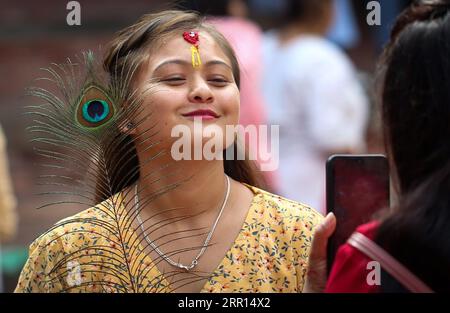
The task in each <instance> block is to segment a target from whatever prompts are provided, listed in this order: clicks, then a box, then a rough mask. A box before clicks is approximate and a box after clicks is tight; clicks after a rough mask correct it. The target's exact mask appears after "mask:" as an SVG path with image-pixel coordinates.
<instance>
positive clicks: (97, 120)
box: [27, 52, 208, 292]
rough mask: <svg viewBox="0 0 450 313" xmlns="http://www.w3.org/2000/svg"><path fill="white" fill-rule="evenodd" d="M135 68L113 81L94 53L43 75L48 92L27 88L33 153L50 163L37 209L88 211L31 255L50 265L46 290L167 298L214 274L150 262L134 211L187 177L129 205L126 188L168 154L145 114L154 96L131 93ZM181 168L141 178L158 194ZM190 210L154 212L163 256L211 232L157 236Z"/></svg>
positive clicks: (152, 223)
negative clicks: (141, 156) (33, 101)
mask: <svg viewBox="0 0 450 313" xmlns="http://www.w3.org/2000/svg"><path fill="white" fill-rule="evenodd" d="M126 58H128V57H126ZM126 62H131V61H128V60H126ZM128 68H130V69H131V70H128V71H126V72H125V71H124V70H119V69H116V70H115V73H114V75H111V74H107V73H106V72H104V70H103V69H102V68H101V66H100V64H99V63H98V62H97V61H96V59H95V57H94V54H93V53H92V52H86V53H83V56H82V57H79V58H77V62H72V61H71V60H70V59H68V60H67V62H66V63H64V64H52V66H51V67H49V68H46V69H44V71H45V73H46V75H45V77H43V78H41V79H39V80H44V81H46V82H47V83H50V84H51V85H52V87H51V88H43V87H32V88H29V89H28V94H29V95H32V96H34V97H37V98H38V99H39V100H40V103H39V104H37V105H32V106H28V107H27V114H29V115H30V116H31V117H32V121H33V122H32V125H31V126H30V127H29V128H28V129H29V131H30V132H31V134H32V137H33V139H32V142H33V146H34V149H35V151H36V153H37V154H38V155H39V156H40V157H42V159H43V160H45V162H43V164H42V166H43V169H44V170H45V174H44V175H41V176H39V184H40V185H42V186H43V188H45V191H44V192H42V193H41V194H42V195H43V196H44V199H45V203H44V204H43V205H42V206H40V207H39V208H43V207H47V206H51V205H56V206H58V207H61V206H63V205H64V204H72V205H73V204H75V205H77V206H80V211H81V209H83V210H82V212H81V213H79V214H77V215H74V216H72V217H69V218H66V219H64V220H62V221H60V222H58V223H57V224H55V225H54V226H53V227H52V228H50V229H49V230H48V231H47V232H46V233H44V234H43V235H42V236H41V237H39V238H38V240H37V241H36V242H37V243H36V244H37V245H38V249H36V251H38V252H36V255H34V256H30V258H31V257H33V258H34V260H35V261H36V259H40V260H44V261H43V262H42V263H41V264H43V265H42V266H41V268H39V269H35V270H36V271H39V275H38V276H37V277H38V279H39V286H40V287H41V288H42V290H47V291H49V290H50V291H61V292H83V291H96V292H168V291H176V290H177V289H178V288H181V287H183V286H185V285H186V284H190V283H193V282H196V281H200V280H204V279H205V278H206V277H208V273H200V272H196V271H191V272H189V273H186V272H182V271H180V270H176V269H173V270H170V271H166V272H161V271H158V270H157V268H158V265H159V264H161V262H165V261H164V260H163V259H162V258H161V257H153V258H149V254H150V253H152V251H154V248H153V247H152V246H151V245H150V244H149V243H148V240H146V239H145V238H144V233H143V232H141V231H139V228H138V227H137V226H136V225H137V219H136V217H137V214H138V213H140V211H141V210H142V208H144V207H145V206H146V204H148V203H151V202H152V201H154V199H156V198H157V197H158V196H160V195H163V194H165V193H167V192H170V191H171V190H173V189H174V188H177V187H178V186H179V185H180V184H182V183H183V181H185V180H183V179H182V180H178V181H175V182H173V183H171V184H168V185H167V186H164V188H159V189H158V190H152V189H150V190H151V193H146V194H147V196H143V195H140V207H138V206H136V204H135V203H133V201H126V199H130V198H133V196H131V193H132V191H134V189H133V188H126V187H127V186H132V185H133V182H134V181H136V179H137V177H139V175H140V172H139V169H140V166H142V164H148V163H151V162H154V161H155V160H157V159H158V158H159V157H161V156H162V155H164V154H165V151H164V150H162V149H161V151H159V150H158V144H159V142H158V140H156V138H157V137H156V135H157V134H158V120H157V119H156V118H154V116H153V114H152V113H149V114H147V115H145V114H144V110H143V106H142V102H143V100H142V99H143V95H144V94H146V93H148V92H152V89H151V88H149V89H148V90H145V91H137V90H133V91H131V92H130V89H131V88H130V86H131V81H132V77H133V75H134V74H135V71H136V70H137V65H135V64H130V66H129V67H128ZM149 120H150V121H152V122H151V123H147V124H149V125H151V126H150V127H148V129H145V130H144V131H140V132H139V135H135V136H134V137H133V138H132V140H130V138H131V134H130V133H131V131H132V129H135V128H136V127H138V126H139V125H143V122H144V121H149ZM131 122H132V124H130V123H131ZM147 124H146V125H147ZM130 125H132V126H130ZM137 145H140V147H142V148H143V149H152V152H154V153H152V155H151V157H149V158H148V159H145V160H137V158H136V153H135V150H136V146H137ZM176 170H177V169H176V164H172V163H168V164H164V165H161V166H159V167H156V168H154V170H152V172H151V173H150V174H147V175H146V177H141V179H142V180H143V181H145V182H146V184H145V186H146V188H152V187H151V186H152V184H154V183H156V182H158V181H160V180H161V178H162V177H167V176H168V175H172V174H173V173H174V172H176ZM114 173H120V175H118V174H114ZM186 179H189V178H186ZM138 192H142V190H139V191H138ZM148 194H150V195H148ZM134 196H135V195H134ZM138 196H139V195H138ZM55 199H57V200H55ZM183 209H184V208H164V211H165V212H168V211H176V212H180V214H179V215H176V216H174V217H172V218H169V219H167V218H166V219H161V218H158V216H157V215H158V214H155V215H154V216H150V217H149V218H147V219H145V220H144V221H143V225H145V229H144V230H145V232H146V233H147V235H148V236H149V237H151V238H152V240H153V242H154V243H157V245H158V246H159V247H160V248H161V249H164V247H165V246H166V245H167V244H168V243H169V242H174V241H176V240H180V239H181V238H189V237H194V236H204V235H205V231H204V229H189V230H181V231H177V232H176V233H175V232H172V233H166V234H164V235H162V236H159V237H157V238H155V235H154V234H156V232H157V231H161V229H164V227H167V225H170V224H171V223H174V222H176V221H180V220H183V219H188V218H192V215H189V214H182V213H181V212H183ZM74 238H76V239H77V240H76V241H74V240H73V239H74ZM61 247H64V248H63V249H61ZM200 248H201V247H187V248H186V247H184V248H180V249H172V251H165V253H166V254H167V255H168V256H170V257H171V258H175V259H176V257H177V255H180V254H181V253H183V252H185V251H188V250H190V249H191V250H197V251H198V250H199V249H200ZM29 262H32V261H29Z"/></svg>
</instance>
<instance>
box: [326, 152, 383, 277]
mask: <svg viewBox="0 0 450 313" xmlns="http://www.w3.org/2000/svg"><path fill="white" fill-rule="evenodd" d="M326 173H327V211H328V212H333V213H334V214H335V216H336V220H337V224H336V230H335V232H334V234H333V235H332V236H331V238H330V240H329V241H328V254H327V255H328V270H330V269H331V265H332V264H333V260H334V257H335V255H336V252H337V249H338V248H339V247H340V246H341V245H342V244H344V243H345V242H346V241H347V239H348V238H349V237H350V235H351V234H352V233H353V231H354V230H355V229H356V228H357V227H358V226H359V225H361V224H365V223H367V222H369V221H371V220H372V219H373V216H374V214H375V213H376V212H377V211H379V210H380V209H385V208H388V207H389V169H388V162H387V159H386V157H385V156H383V155H361V156H355V155H334V156H332V157H330V158H329V159H328V162H327V171H326Z"/></svg>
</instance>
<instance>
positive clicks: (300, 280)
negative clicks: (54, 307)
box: [15, 185, 322, 292]
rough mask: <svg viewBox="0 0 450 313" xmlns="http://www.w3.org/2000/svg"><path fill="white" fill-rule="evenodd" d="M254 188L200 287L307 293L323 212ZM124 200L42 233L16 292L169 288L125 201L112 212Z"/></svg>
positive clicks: (33, 248)
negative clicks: (237, 229) (315, 236)
mask: <svg viewBox="0 0 450 313" xmlns="http://www.w3.org/2000/svg"><path fill="white" fill-rule="evenodd" d="M247 186H248V185H247ZM248 187H249V188H250V189H251V190H252V191H253V193H254V197H253V201H252V204H251V206H250V208H249V211H248V213H247V216H246V218H245V222H244V224H243V226H242V229H241V231H240V232H239V234H238V236H237V238H236V239H235V242H234V243H233V244H232V246H231V248H230V249H229V250H228V252H227V253H226V255H225V258H224V259H223V260H222V262H221V263H220V265H219V266H218V267H217V268H216V270H215V271H214V272H213V273H212V274H211V275H210V276H209V277H208V279H207V281H206V283H205V285H204V287H203V289H202V292H301V291H302V290H303V284H304V279H305V274H306V270H307V261H308V255H309V250H310V246H311V241H312V235H313V231H314V228H315V227H316V226H317V225H318V223H320V221H321V220H322V216H321V215H320V214H319V213H317V212H316V211H315V210H314V209H312V208H310V207H307V206H305V205H302V204H299V203H297V202H294V201H290V200H287V199H285V198H282V197H280V196H276V195H273V194H271V193H268V192H266V191H263V190H261V189H258V188H256V187H252V186H248ZM118 198H120V197H119V196H118V195H116V196H114V197H111V198H110V199H108V200H106V201H105V202H103V203H102V204H100V205H97V206H95V207H93V208H90V209H88V210H85V211H83V212H81V213H79V214H77V215H74V216H72V217H69V218H67V219H64V220H62V221H60V222H58V223H57V224H56V225H55V226H54V227H53V228H52V229H50V230H49V231H48V232H46V233H45V234H43V235H41V236H40V237H39V238H37V239H36V240H35V241H34V242H33V243H32V244H31V246H30V250H29V258H28V260H27V262H26V264H25V266H24V268H23V270H22V273H21V275H20V278H19V282H18V285H17V287H16V290H15V292H170V291H171V289H170V285H169V284H168V282H167V280H166V279H165V278H164V275H163V274H162V273H161V272H159V271H158V269H157V267H156V266H155V264H154V263H153V261H152V260H151V259H150V257H149V256H148V255H147V254H146V253H144V252H143V251H144V248H143V247H142V245H141V241H139V240H138V235H137V233H136V232H135V230H134V227H130V226H131V224H127V221H128V220H129V219H128V218H127V216H128V215H127V214H126V213H124V209H123V206H122V207H121V208H119V209H117V210H108V209H111V207H112V206H113V205H114V204H116V203H119V202H115V200H117V199H118ZM114 216H116V217H118V218H117V219H114ZM117 221H119V222H117ZM127 225H128V226H127ZM120 239H122V240H120Z"/></svg>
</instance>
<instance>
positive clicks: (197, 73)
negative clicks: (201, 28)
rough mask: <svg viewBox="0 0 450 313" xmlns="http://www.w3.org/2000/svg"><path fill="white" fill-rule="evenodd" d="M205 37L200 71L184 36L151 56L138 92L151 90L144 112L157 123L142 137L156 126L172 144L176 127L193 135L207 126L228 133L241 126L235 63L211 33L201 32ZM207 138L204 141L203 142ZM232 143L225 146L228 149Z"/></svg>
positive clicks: (151, 122)
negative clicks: (230, 126)
mask: <svg viewBox="0 0 450 313" xmlns="http://www.w3.org/2000/svg"><path fill="white" fill-rule="evenodd" d="M199 38H200V41H199V53H200V58H201V61H202V65H201V66H200V67H197V68H194V67H193V65H192V55H191V47H192V45H191V44H190V43H188V42H187V41H185V40H184V38H183V36H182V34H180V35H179V36H173V37H170V38H169V39H168V40H167V41H166V42H164V44H162V45H161V46H160V47H159V48H157V49H154V51H152V53H151V54H150V55H149V58H148V62H146V63H145V64H144V65H143V67H142V68H141V71H140V75H139V79H138V80H137V85H138V86H137V87H139V88H142V89H143V90H149V91H148V92H146V93H145V95H144V100H143V104H142V105H143V106H144V111H145V112H144V113H147V114H148V113H150V112H151V113H152V118H150V119H149V120H148V121H146V122H144V123H142V124H141V125H140V126H138V128H137V132H138V133H141V132H142V131H145V130H146V129H148V128H149V127H151V126H152V125H154V123H155V121H156V122H157V127H156V128H157V129H158V130H159V133H158V138H159V139H162V140H163V142H165V143H166V144H167V143H173V142H174V141H175V140H176V139H177V138H171V132H172V130H173V129H174V127H176V126H182V127H183V128H184V129H187V128H189V129H190V131H191V133H192V134H195V133H197V135H198V131H199V128H198V125H199V123H198V122H200V121H201V123H202V126H203V128H205V127H206V126H209V125H215V126H216V127H218V128H220V129H221V131H222V133H223V134H225V127H226V125H232V126H235V125H236V124H237V123H238V121H239V103H240V100H239V90H238V87H237V85H236V83H235V81H234V77H233V72H232V67H231V62H230V60H229V58H228V57H227V56H226V55H225V53H224V52H223V51H222V49H221V48H220V46H219V45H218V44H217V43H216V42H215V41H214V40H213V38H212V37H211V36H210V35H209V34H208V33H206V32H200V33H199ZM155 81H156V83H155ZM194 123H196V127H195V129H194ZM206 137H208V136H206ZM206 137H205V136H202V139H203V140H202V141H203V143H204V142H205V141H206V140H207V139H208V138H206ZM224 137H225V135H224ZM231 143H232V142H228V141H227V142H224V147H223V148H226V147H227V146H229V145H230V144H231Z"/></svg>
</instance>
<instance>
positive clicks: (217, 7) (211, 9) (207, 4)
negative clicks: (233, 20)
mask: <svg viewBox="0 0 450 313" xmlns="http://www.w3.org/2000/svg"><path fill="white" fill-rule="evenodd" d="M231 1H232V0H214V1H211V0H181V1H179V3H178V6H179V7H180V8H182V9H187V10H195V11H197V12H199V13H200V14H202V15H212V16H227V15H229V12H228V7H229V5H230V2H231Z"/></svg>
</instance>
